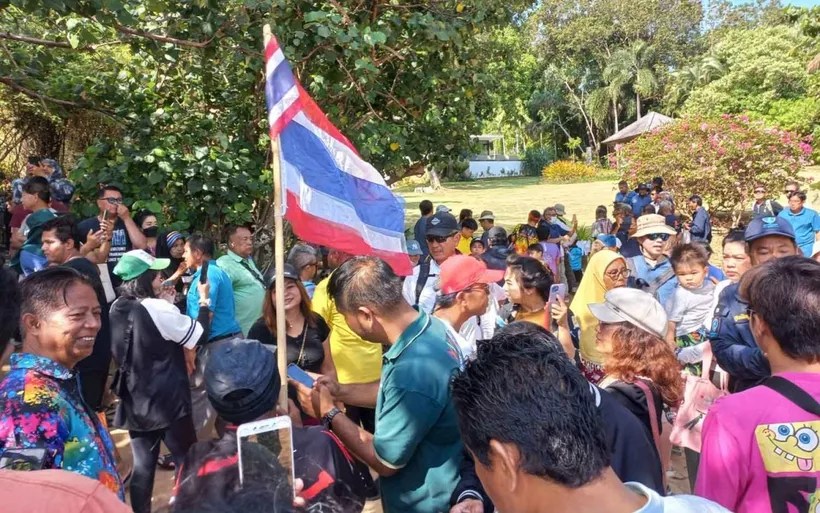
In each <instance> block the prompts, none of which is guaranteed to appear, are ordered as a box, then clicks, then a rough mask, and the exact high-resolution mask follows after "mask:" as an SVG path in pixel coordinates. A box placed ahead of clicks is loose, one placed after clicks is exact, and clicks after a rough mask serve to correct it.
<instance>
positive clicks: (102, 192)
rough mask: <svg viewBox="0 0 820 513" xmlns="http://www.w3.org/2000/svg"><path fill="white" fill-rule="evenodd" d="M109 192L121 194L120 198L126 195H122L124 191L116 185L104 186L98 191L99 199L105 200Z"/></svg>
mask: <svg viewBox="0 0 820 513" xmlns="http://www.w3.org/2000/svg"><path fill="white" fill-rule="evenodd" d="M108 191H112V192H119V193H120V196H124V194H123V193H122V189H120V188H119V187H117V186H116V185H103V186H102V187H100V188H99V189H98V190H97V199H102V198H104V197H105V193H106V192H108Z"/></svg>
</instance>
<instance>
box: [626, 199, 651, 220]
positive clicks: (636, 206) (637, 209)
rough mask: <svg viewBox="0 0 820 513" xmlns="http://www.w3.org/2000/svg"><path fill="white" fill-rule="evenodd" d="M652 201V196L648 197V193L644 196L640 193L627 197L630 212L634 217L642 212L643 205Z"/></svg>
mask: <svg viewBox="0 0 820 513" xmlns="http://www.w3.org/2000/svg"><path fill="white" fill-rule="evenodd" d="M650 203H652V198H650V197H649V194H647V195H646V196H641V195H640V194H635V195H634V196H632V197H631V198H629V204H630V205H631V206H632V213H633V214H634V215H635V217H640V216H641V214H642V213H643V209H644V207H645V206H647V205H649V204H650Z"/></svg>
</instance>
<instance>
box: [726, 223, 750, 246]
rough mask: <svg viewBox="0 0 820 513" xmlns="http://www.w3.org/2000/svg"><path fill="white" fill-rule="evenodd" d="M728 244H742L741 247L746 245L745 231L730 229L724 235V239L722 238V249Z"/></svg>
mask: <svg viewBox="0 0 820 513" xmlns="http://www.w3.org/2000/svg"><path fill="white" fill-rule="evenodd" d="M730 242H742V243H743V245H744V246H745V245H746V231H745V229H743V228H732V229H731V230H729V233H727V234H726V237H724V238H723V248H724V249H725V248H726V244H729V243H730Z"/></svg>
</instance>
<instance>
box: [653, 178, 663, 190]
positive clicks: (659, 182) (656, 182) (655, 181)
mask: <svg viewBox="0 0 820 513" xmlns="http://www.w3.org/2000/svg"><path fill="white" fill-rule="evenodd" d="M652 185H657V186H658V187H661V188H663V177H661V176H656V177H655V178H653V179H652Z"/></svg>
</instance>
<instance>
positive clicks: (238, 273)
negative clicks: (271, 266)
mask: <svg viewBox="0 0 820 513" xmlns="http://www.w3.org/2000/svg"><path fill="white" fill-rule="evenodd" d="M217 263H218V264H219V268H220V269H222V270H223V271H225V273H226V274H227V275H228V277H229V278H230V279H231V285H232V286H233V299H234V306H235V310H236V321H237V322H238V323H239V326H240V327H241V328H242V333H244V334H246V335H247V334H248V332H249V331H250V329H251V326H253V323H254V322H255V321H256V319H258V318H259V316H260V315H261V314H262V303H263V302H264V301H265V290H266V289H265V285H264V279H263V278H262V273H260V272H259V269H257V268H256V264H254V263H253V260H251V259H249V258H242V257H241V256H239V255H237V254H236V253H234V252H233V251H228V253H227V254H226V255H223V256H221V257H219V259H218V260H217Z"/></svg>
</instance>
